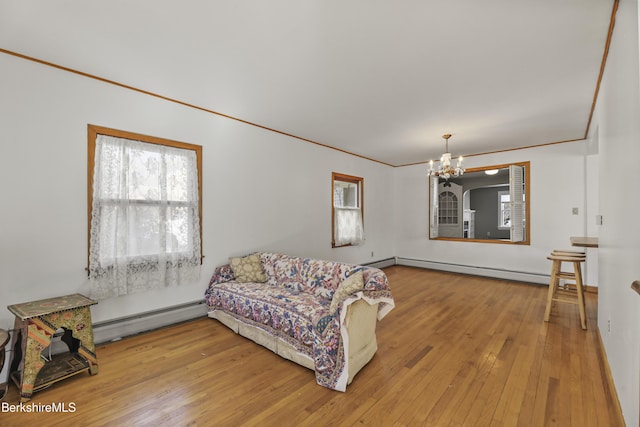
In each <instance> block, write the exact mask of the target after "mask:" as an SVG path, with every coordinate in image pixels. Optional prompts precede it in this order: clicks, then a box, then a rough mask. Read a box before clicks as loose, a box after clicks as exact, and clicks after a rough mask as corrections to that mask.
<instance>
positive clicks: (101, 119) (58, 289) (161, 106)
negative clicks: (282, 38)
mask: <svg viewBox="0 0 640 427" xmlns="http://www.w3.org/2000/svg"><path fill="white" fill-rule="evenodd" d="M0 70H2V78H1V79H0V94H2V95H1V96H0V132H1V134H0V148H1V150H0V153H1V154H0V186H1V187H0V189H1V194H2V203H0V301H1V302H2V307H0V327H1V328H9V327H12V326H13V316H12V315H11V313H10V312H9V311H8V310H6V308H4V307H5V306H6V305H10V304H15V303H20V302H26V301H30V300H35V299H42V298H49V297H54V296H60V295H66V294H70V293H75V292H82V293H88V292H89V288H88V281H87V278H86V271H85V267H86V262H87V148H86V147H87V124H88V123H91V124H96V125H100V126H106V127H111V128H116V129H122V130H127V131H131V132H137V133H142V134H147V135H153V136H158V137H162V138H168V139H174V140H178V141H184V142H188V143H193V144H200V145H202V146H203V253H204V255H205V258H204V264H203V266H202V276H201V279H200V281H199V282H198V283H194V284H192V285H187V286H182V287H179V288H175V287H174V288H166V289H163V290H158V291H153V292H146V293H143V294H135V295H129V296H124V297H119V298H113V299H108V300H103V301H100V303H99V304H98V305H97V306H94V307H93V308H92V313H93V321H94V322H100V321H105V320H111V319H115V318H119V317H123V316H128V315H132V314H137V313H141V312H145V311H150V310H155V309H159V308H163V307H167V306H172V305H177V304H181V303H185V302H191V301H196V300H199V299H202V298H203V295H204V291H205V288H206V285H207V283H208V281H209V278H210V277H211V274H212V273H213V270H214V268H215V266H217V265H220V264H222V263H225V262H226V260H227V258H228V257H229V256H232V255H242V254H246V253H248V252H251V251H255V250H265V251H279V252H284V253H288V254H292V255H298V256H308V257H317V258H323V259H331V260H338V261H345V262H353V263H365V262H371V261H375V260H381V259H385V258H389V257H392V256H393V255H394V254H395V250H394V247H393V238H392V237H393V224H394V223H393V210H392V204H391V203H389V201H390V200H392V197H393V184H392V182H393V168H391V167H388V166H385V165H382V164H378V163H375V162H371V161H367V160H364V159H361V158H358V157H356V156H351V155H347V154H344V153H341V152H338V151H336V150H331V149H328V148H324V147H321V146H318V145H314V144H310V143H306V142H303V141H300V140H297V139H295V138H291V137H286V136H283V135H280V134H277V133H274V132H270V131H266V130H263V129H261V128H258V127H254V126H250V125H247V124H243V123H240V122H237V121H234V120H231V119H227V118H223V117H220V116H216V115H213V114H210V113H206V112H203V111H199V110H196V109H192V108H188V107H184V106H180V105H178V104H175V103H171V102H168V101H164V100H161V99H159V98H154V97H151V96H148V95H143V94H141V93H138V92H135V91H131V90H127V89H124V88H120V87H117V86H114V85H110V84H108V83H103V82H100V81H98V80H94V79H90V78H86V77H82V76H79V75H77V74H73V73H69V72H65V71H61V70H58V69H55V68H51V67H48V66H45V65H41V64H37V63H34V62H30V61H27V60H23V59H19V58H17V57H13V56H10V55H6V54H0ZM332 171H336V172H340V173H345V174H350V175H356V176H361V177H363V178H364V182H365V191H364V195H365V201H364V209H365V234H366V242H365V244H364V245H363V246H360V247H350V248H349V247H346V248H336V249H332V248H331V205H330V203H331V200H332V199H331V196H332V193H331V172H332ZM372 252H374V256H373V257H372V255H371V253H372Z"/></svg>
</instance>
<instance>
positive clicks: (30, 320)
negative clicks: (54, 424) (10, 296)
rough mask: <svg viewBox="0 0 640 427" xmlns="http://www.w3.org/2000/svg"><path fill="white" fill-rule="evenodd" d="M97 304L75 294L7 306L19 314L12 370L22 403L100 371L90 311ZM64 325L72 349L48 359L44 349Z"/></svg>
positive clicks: (16, 322) (14, 339) (68, 343)
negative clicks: (40, 392)
mask: <svg viewBox="0 0 640 427" xmlns="http://www.w3.org/2000/svg"><path fill="white" fill-rule="evenodd" d="M94 304H97V301H94V300H92V299H89V298H87V297H85V296H84V295H80V294H72V295H67V296H64V297H57V298H49V299H45V300H39V301H32V302H27V303H23V304H15V305H10V306H8V307H7V308H8V309H9V311H11V312H12V313H13V314H14V315H15V316H16V319H15V326H14V329H15V332H14V335H13V344H12V346H13V353H12V359H11V360H12V362H11V365H10V367H9V372H10V375H11V379H12V380H13V381H14V382H15V384H16V385H17V386H18V389H19V391H20V401H21V402H27V401H29V400H31V397H32V395H33V393H34V392H36V391H38V390H42V389H43V388H45V387H48V386H50V385H51V384H53V383H55V382H57V381H60V380H63V379H65V378H69V377H70V376H73V375H76V374H79V373H81V372H87V371H88V372H89V374H91V375H95V374H97V373H98V359H97V358H96V354H95V344H94V342H93V327H92V324H91V310H90V307H91V306H92V305H94ZM60 328H62V329H64V334H63V335H62V341H64V342H65V343H66V344H67V346H68V347H69V352H68V353H63V354H60V355H55V356H54V357H53V358H52V359H51V360H50V361H46V360H45V359H43V358H42V356H41V354H42V350H44V349H45V348H47V347H48V346H49V345H50V344H51V337H52V336H53V335H54V334H55V333H56V331H57V330H58V329H60Z"/></svg>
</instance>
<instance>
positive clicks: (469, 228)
mask: <svg viewBox="0 0 640 427" xmlns="http://www.w3.org/2000/svg"><path fill="white" fill-rule="evenodd" d="M529 204H530V198H529V162H520V163H511V164H504V165H493V166H485V167H481V168H470V169H467V170H466V172H465V173H464V175H462V176H459V177H456V178H449V179H448V180H446V179H444V178H439V177H436V176H432V177H430V178H429V237H430V238H431V239H437V240H452V241H476V242H486V243H516V244H527V245H528V244H529V237H530V234H529Z"/></svg>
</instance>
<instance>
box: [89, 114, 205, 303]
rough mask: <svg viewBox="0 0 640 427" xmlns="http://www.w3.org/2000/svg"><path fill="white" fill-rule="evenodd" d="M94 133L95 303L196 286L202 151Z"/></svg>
mask: <svg viewBox="0 0 640 427" xmlns="http://www.w3.org/2000/svg"><path fill="white" fill-rule="evenodd" d="M88 134H89V136H88V144H89V146H88V153H89V168H88V169H89V170H88V181H89V188H88V195H89V206H88V210H89V279H90V282H91V284H92V296H93V297H95V298H98V299H101V298H109V297H115V296H118V295H125V294H129V293H134V292H139V291H145V290H149V289H156V288H162V287H166V286H173V285H179V284H183V283H188V282H192V281H194V280H197V279H198V276H199V272H200V264H201V262H202V255H201V247H202V243H201V240H202V235H201V229H202V227H201V218H202V204H201V188H202V185H201V176H202V174H201V170H202V160H201V159H202V147H201V146H198V145H192V144H185V143H180V142H176V141H170V140H165V139H161V138H155V137H149V136H145V135H139V134H133V133H130V132H124V131H118V130H114V129H107V128H101V127H97V126H92V125H89V132H88Z"/></svg>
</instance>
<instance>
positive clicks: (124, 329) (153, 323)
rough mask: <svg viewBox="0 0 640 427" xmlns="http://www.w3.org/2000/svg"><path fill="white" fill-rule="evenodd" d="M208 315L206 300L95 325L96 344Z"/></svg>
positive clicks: (94, 337) (94, 336)
mask: <svg viewBox="0 0 640 427" xmlns="http://www.w3.org/2000/svg"><path fill="white" fill-rule="evenodd" d="M206 315H207V305H206V304H205V301H204V300H199V301H193V302H190V303H185V304H179V305H174V306H171V307H166V308H162V309H158V310H152V311H147V312H143V313H139V314H135V315H132V316H126V317H121V318H117V319H113V320H107V321H104V322H96V323H94V324H93V339H94V341H95V343H96V344H102V343H106V342H109V341H115V340H118V339H120V338H124V337H128V336H131V335H136V334H139V333H142V332H148V331H152V330H154V329H158V328H163V327H165V326H170V325H174V324H177V323H182V322H186V321H188V320H193V319H196V318H198V317H204V316H206Z"/></svg>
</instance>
